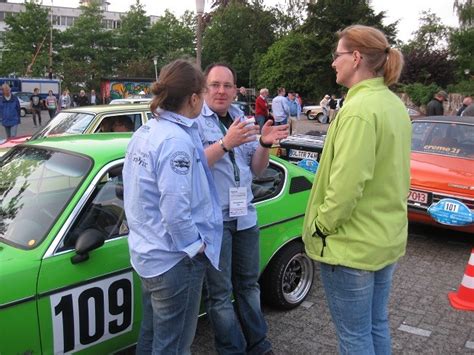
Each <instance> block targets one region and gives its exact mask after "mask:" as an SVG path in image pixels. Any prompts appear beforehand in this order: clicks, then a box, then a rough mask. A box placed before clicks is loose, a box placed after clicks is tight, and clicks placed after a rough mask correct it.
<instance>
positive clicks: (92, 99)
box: [89, 89, 99, 105]
mask: <svg viewBox="0 0 474 355" xmlns="http://www.w3.org/2000/svg"><path fill="white" fill-rule="evenodd" d="M98 99H99V97H98V96H97V95H96V94H95V90H94V89H92V90H91V94H90V96H89V103H90V104H91V105H97V104H98V103H99V100H98Z"/></svg>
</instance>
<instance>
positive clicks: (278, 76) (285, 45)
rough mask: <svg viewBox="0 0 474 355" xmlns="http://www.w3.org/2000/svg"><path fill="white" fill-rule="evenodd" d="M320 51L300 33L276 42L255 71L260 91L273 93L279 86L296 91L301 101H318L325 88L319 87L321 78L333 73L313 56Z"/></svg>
mask: <svg viewBox="0 0 474 355" xmlns="http://www.w3.org/2000/svg"><path fill="white" fill-rule="evenodd" d="M320 51H321V48H320V46H319V43H318V42H317V41H315V40H314V38H313V37H311V36H309V35H306V34H303V33H296V32H293V33H290V34H288V35H287V36H285V37H283V38H282V39H281V40H279V41H277V42H275V43H274V44H273V45H272V46H271V47H270V48H269V49H268V51H267V53H266V54H264V55H263V56H262V59H261V60H260V65H259V67H258V75H257V76H258V82H257V86H258V87H259V88H262V87H267V88H268V89H269V90H270V92H272V93H276V89H277V88H278V87H279V86H284V87H285V88H286V89H287V90H295V91H297V92H299V93H300V94H301V95H302V96H303V97H313V98H316V97H320V96H322V95H324V93H325V92H324V90H325V89H324V88H323V87H322V86H321V85H319V84H320V82H321V78H322V77H325V76H326V75H327V74H328V73H332V69H331V68H330V67H329V66H325V62H326V60H325V58H324V57H323V58H322V59H321V58H320V57H318V56H317V55H314V54H315V53H318V52H320Z"/></svg>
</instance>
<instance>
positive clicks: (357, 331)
mask: <svg viewBox="0 0 474 355" xmlns="http://www.w3.org/2000/svg"><path fill="white" fill-rule="evenodd" d="M395 265H396V264H392V265H388V266H386V267H385V268H383V269H381V270H379V271H375V272H373V271H365V270H359V269H352V268H348V267H344V266H333V265H329V264H321V279H322V282H323V286H324V291H325V293H326V298H327V301H328V304H329V310H330V312H331V316H332V319H333V322H334V324H335V326H336V332H337V336H338V339H339V352H340V354H351V355H354V354H357V355H365V354H377V355H379V354H384V355H385V354H391V345H390V328H389V322H388V301H389V297H390V286H391V284H392V275H393V271H394V270H395Z"/></svg>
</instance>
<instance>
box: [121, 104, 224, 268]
mask: <svg viewBox="0 0 474 355" xmlns="http://www.w3.org/2000/svg"><path fill="white" fill-rule="evenodd" d="M123 179H124V188H125V191H124V202H125V213H126V215H127V222H128V226H129V229H130V233H129V237H128V244H129V249H130V258H131V263H132V266H133V268H134V269H135V270H136V271H137V273H138V274H139V275H140V276H142V277H154V276H157V275H161V274H163V273H164V272H166V271H168V270H169V269H171V268H172V267H173V266H174V265H176V264H177V263H178V262H179V261H180V260H181V259H183V258H184V257H186V256H189V257H191V258H192V257H194V256H195V255H196V254H197V253H198V251H199V250H200V248H201V247H202V246H203V244H204V245H205V246H206V248H205V251H204V252H205V254H206V256H207V257H208V259H209V260H210V262H211V263H212V265H213V266H214V267H215V268H218V265H219V255H220V249H221V242H222V230H223V229H222V212H221V208H220V205H219V200H218V196H217V190H216V188H215V185H214V181H213V177H212V174H211V172H210V170H209V167H208V165H207V160H206V157H205V155H204V150H203V146H202V143H201V140H200V137H199V132H198V129H197V123H196V119H189V118H186V117H183V116H181V115H178V114H175V113H172V112H168V111H162V112H160V116H159V118H158V119H151V120H150V121H148V123H147V124H146V125H144V126H142V127H140V129H139V130H138V131H137V132H135V134H134V135H133V137H132V139H131V141H130V143H129V145H128V149H127V155H126V159H125V164H124V168H123Z"/></svg>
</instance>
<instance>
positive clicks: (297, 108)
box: [287, 98, 301, 118]
mask: <svg viewBox="0 0 474 355" xmlns="http://www.w3.org/2000/svg"><path fill="white" fill-rule="evenodd" d="M287 100H288V108H289V111H290V116H291V117H297V118H298V117H299V115H300V112H301V105H300V103H299V102H298V100H296V99H294V100H290V99H289V98H287Z"/></svg>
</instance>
